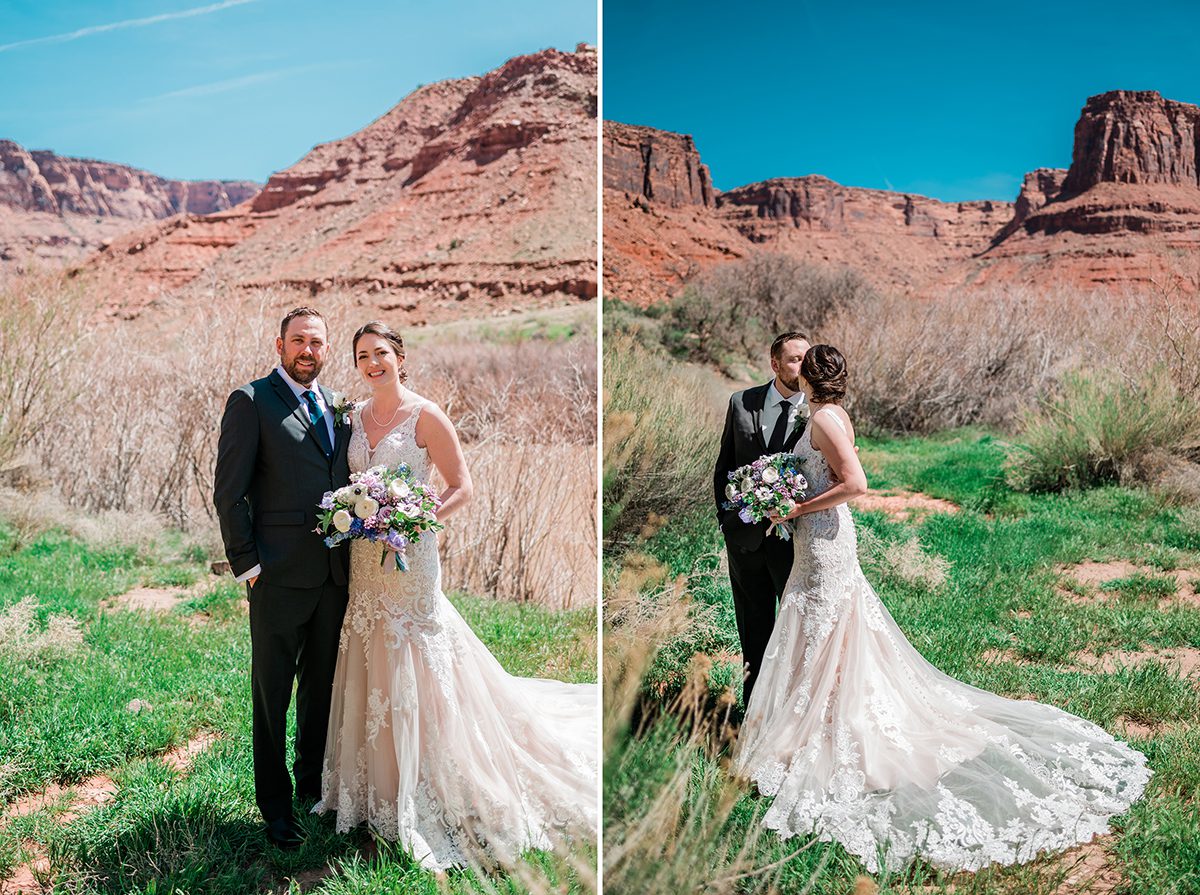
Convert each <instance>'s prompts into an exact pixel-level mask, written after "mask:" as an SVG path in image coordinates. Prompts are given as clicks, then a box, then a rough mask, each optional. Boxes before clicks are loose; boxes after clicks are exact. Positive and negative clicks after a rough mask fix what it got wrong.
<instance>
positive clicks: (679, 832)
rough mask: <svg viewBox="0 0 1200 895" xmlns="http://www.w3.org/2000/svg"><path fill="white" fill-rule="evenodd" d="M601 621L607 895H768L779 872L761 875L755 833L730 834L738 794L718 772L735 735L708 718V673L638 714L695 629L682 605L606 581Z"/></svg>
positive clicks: (718, 716)
mask: <svg viewBox="0 0 1200 895" xmlns="http://www.w3.org/2000/svg"><path fill="white" fill-rule="evenodd" d="M604 617H605V636H604V674H603V682H604V728H603V730H604V811H605V815H604V890H605V891H606V892H611V893H614V895H617V893H622V895H623V893H641V892H732V891H768V890H769V889H770V885H771V883H772V882H773V881H774V878H775V876H776V874H778V872H779V871H780V869H781V866H782V863H785V862H781V863H780V864H779V865H776V866H770V865H768V866H759V864H758V862H757V860H756V853H757V852H759V851H760V850H761V847H760V845H761V842H760V841H761V840H762V839H763V838H764V837H766V836H769V835H770V834H769V833H768V832H767V831H766V828H765V827H763V826H762V825H761V824H757V823H750V824H749V825H748V828H747V829H746V830H745V831H742V830H740V829H734V828H733V826H734V824H735V820H734V819H733V818H732V815H733V814H734V808H735V806H736V805H737V803H738V802H739V800H741V799H742V797H743V796H744V795H745V789H744V787H743V786H742V785H741V784H740V783H738V782H737V781H736V780H734V779H733V778H732V777H730V776H729V775H728V774H727V773H725V771H724V769H723V767H722V765H723V762H722V761H721V760H720V756H721V754H722V753H723V752H724V751H725V750H726V749H727V748H728V746H729V744H730V742H731V741H732V738H733V736H734V730H733V728H732V727H730V725H729V717H728V713H727V711H726V712H724V713H720V712H718V713H714V712H713V711H712V707H711V704H710V699H709V692H708V683H707V676H708V668H707V667H705V666H704V664H703V663H702V662H701V663H698V664H697V665H696V666H695V667H694V668H693V669H692V670H691V673H690V674H689V677H688V682H687V684H686V685H685V686H684V688H683V690H682V691H681V692H680V693H679V694H678V696H676V697H675V698H674V699H672V700H671V701H670V703H669V704H668V705H665V706H661V707H659V708H660V709H661V711H656V712H653V713H651V714H646V713H645V712H643V711H642V709H643V705H642V702H641V700H642V698H643V695H642V694H643V690H642V683H643V679H644V677H645V674H646V672H647V671H648V669H649V668H650V666H651V664H652V663H653V662H654V658H655V656H656V654H657V652H658V651H659V650H660V649H661V648H663V647H664V646H665V645H666V644H668V643H670V642H671V641H672V640H674V639H676V638H678V637H682V636H686V632H687V630H688V629H689V628H690V627H691V626H692V625H693V624H695V619H694V618H693V612H692V608H691V606H690V604H689V601H688V600H687V598H686V594H684V593H682V592H681V590H680V589H679V587H678V586H673V587H672V586H669V587H668V588H666V589H665V590H662V591H658V592H653V591H649V592H648V591H646V590H641V589H639V588H637V587H636V586H630V585H629V584H628V583H626V582H624V581H619V580H613V581H611V582H608V584H607V585H606V588H605V611H604ZM724 705H725V708H726V709H728V708H730V707H731V706H732V705H733V700H732V696H730V698H729V699H727V700H726V701H725V704H724ZM743 823H744V821H743ZM789 857H794V854H793V855H790V856H789Z"/></svg>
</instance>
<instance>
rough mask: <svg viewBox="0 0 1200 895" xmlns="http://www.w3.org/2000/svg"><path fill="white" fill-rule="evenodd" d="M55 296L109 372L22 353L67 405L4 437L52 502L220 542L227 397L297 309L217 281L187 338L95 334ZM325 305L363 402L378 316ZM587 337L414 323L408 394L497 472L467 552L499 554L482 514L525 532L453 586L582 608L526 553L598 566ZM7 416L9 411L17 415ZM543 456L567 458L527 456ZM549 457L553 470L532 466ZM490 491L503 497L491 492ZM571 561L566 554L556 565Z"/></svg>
mask: <svg viewBox="0 0 1200 895" xmlns="http://www.w3.org/2000/svg"><path fill="white" fill-rule="evenodd" d="M57 289H58V290H59V292H58V293H56V292H54V291H53V289H52V288H50V287H46V289H45V294H40V293H39V295H38V296H37V297H36V302H34V304H35V305H36V307H37V308H44V307H45V308H50V307H56V306H61V307H62V308H63V309H64V310H63V311H62V313H63V314H64V315H66V316H65V317H64V318H63V322H62V323H61V324H59V323H57V322H56V321H58V319H59V318H57V317H50V318H48V320H49V322H45V321H43V323H42V324H41V325H42V330H38V332H42V331H43V330H44V331H45V332H47V333H48V332H50V331H51V330H55V331H56V332H66V331H67V330H66V329H64V328H65V327H68V326H79V327H80V328H81V331H82V330H89V329H90V332H91V334H92V337H93V338H95V339H96V343H97V344H100V342H101V340H102V343H103V345H104V353H103V357H102V358H100V359H99V360H102V362H98V360H97V358H96V357H95V356H93V355H94V352H92V351H91V349H89V350H88V351H82V350H80V348H79V344H78V343H77V342H74V341H73V340H72V339H70V338H63V339H62V342H63V344H65V345H66V347H67V348H68V349H69V351H68V353H67V354H66V355H65V356H64V357H62V358H60V357H59V356H58V355H53V356H50V355H46V356H45V359H38V358H43V355H34V360H35V361H36V363H33V362H31V361H30V357H31V355H30V353H29V352H28V351H25V352H24V355H23V356H24V360H25V367H22V368H20V369H19V370H18V372H17V374H13V375H18V374H19V375H20V376H23V377H25V379H27V380H28V381H29V382H30V383H33V384H34V385H37V386H38V387H42V386H43V385H44V384H45V383H53V384H54V393H53V394H54V397H55V401H56V404H55V406H54V407H53V413H52V414H49V415H47V416H46V417H45V418H44V419H42V418H41V417H37V416H36V414H34V415H29V416H28V419H27V420H26V421H25V422H23V423H21V426H20V427H17V426H16V424H14V423H11V422H10V421H9V419H8V418H7V417H0V424H2V425H0V439H2V438H3V437H5V436H4V434H3V433H7V432H10V431H17V432H19V437H17V438H16V439H15V440H16V441H17V442H19V443H22V444H25V445H26V446H27V451H28V452H29V453H31V454H32V457H33V459H34V460H36V466H37V468H38V469H39V470H40V471H41V473H42V474H43V475H44V476H45V477H46V478H47V479H48V480H51V481H53V482H54V483H55V484H54V490H55V493H56V494H57V495H58V496H59V497H61V498H62V500H63V501H65V502H66V504H67V505H68V506H69V507H72V508H80V509H83V510H86V511H87V512H89V513H92V514H98V515H100V516H102V517H103V516H104V514H110V513H134V514H136V513H151V514H153V515H154V516H155V517H157V519H159V520H160V524H161V525H163V526H170V527H174V528H178V529H181V530H183V531H185V532H187V533H188V534H189V536H191V537H192V538H194V539H196V538H198V539H199V540H201V541H202V542H204V543H206V544H219V539H218V538H217V537H216V536H215V531H216V522H215V519H214V514H213V508H212V476H213V469H214V466H215V462H216V449H217V438H218V435H219V429H220V420H221V415H222V413H223V411H224V407H225V401H226V399H227V397H228V395H229V393H230V392H231V391H232V390H233V389H235V388H237V387H238V386H240V385H242V384H243V383H246V382H249V381H250V380H252V379H256V378H258V377H260V376H264V375H266V374H267V373H268V372H270V371H271V369H273V368H274V366H275V365H276V364H277V362H278V357H277V355H276V353H275V347H274V346H275V337H276V336H277V334H278V326H279V320H280V318H281V317H282V316H283V314H284V313H286V311H287V309H288V308H290V307H292V306H294V305H295V304H297V303H299V300H298V299H296V298H295V297H294V296H289V295H286V294H277V293H274V292H271V291H263V292H260V293H257V294H256V295H254V296H250V297H246V296H244V295H242V294H241V293H239V292H237V291H236V290H233V289H232V288H228V289H226V288H224V287H220V286H216V287H214V291H213V294H212V296H211V298H210V300H209V301H208V303H207V305H206V307H205V309H204V313H203V314H202V315H198V316H197V317H195V318H194V319H191V320H188V321H187V322H186V323H179V322H176V323H175V324H174V326H175V327H176V329H175V330H174V331H172V332H169V333H167V332H154V331H150V330H149V329H148V328H147V326H146V325H144V324H143V323H142V322H140V321H135V322H134V323H128V324H114V323H105V324H103V325H102V326H90V327H89V324H88V321H87V320H86V318H85V316H84V311H83V309H81V308H77V307H75V306H74V305H70V304H69V303H66V302H59V303H58V305H56V301H58V296H59V294H60V293H61V294H66V293H64V292H63V290H64V289H65V287H64V286H63V285H62V284H61V283H59V284H58V286H57ZM30 300H31V301H33V299H30ZM321 306H322V308H323V309H325V310H326V311H328V312H329V313H327V314H326V317H327V320H328V322H329V335H330V342H331V346H332V350H331V352H330V357H329V361H328V363H327V365H326V367H325V370H324V371H323V372H322V374H321V381H322V383H323V384H324V385H326V386H328V387H330V388H332V389H334V390H336V391H340V392H343V393H345V394H348V395H349V396H351V397H358V398H364V397H366V395H367V393H368V390H367V389H366V387H365V386H363V385H362V384H361V381H360V379H359V378H358V375H357V373H356V372H355V371H354V369H353V364H352V359H351V350H350V338H351V336H352V334H353V332H354V330H355V329H356V328H357V327H358V326H359V325H360V324H361V323H363V322H365V318H366V315H365V314H363V312H362V311H361V309H360V308H359V307H358V306H357V305H356V304H355V302H354V301H353V300H352V297H350V296H345V295H341V296H338V295H334V296H330V297H328V298H327V299H325V300H323V301H322V303H321ZM68 312H69V313H68ZM385 316H386V315H385ZM5 319H7V318H5ZM21 325H22V326H25V325H27V324H25V323H22V324H21ZM587 326H588V325H587V324H583V325H581V326H580V327H579V329H580V333H579V334H578V335H575V336H572V337H568V338H561V339H557V340H549V339H537V340H535V339H517V340H507V341H506V340H504V339H498V338H496V337H495V336H494V335H488V334H487V333H481V332H473V331H466V330H464V329H462V328H458V329H455V328H447V329H446V330H445V331H441V330H438V329H436V328H432V327H431V328H427V329H423V330H421V331H419V333H417V337H415V338H412V336H413V335H414V334H413V332H412V331H408V330H405V329H404V328H403V327H401V330H402V331H403V332H404V333H405V335H406V337H409V338H408V343H409V346H408V361H409V364H410V369H411V378H410V380H409V384H410V385H411V386H412V387H413V388H414V389H415V390H416V391H417V392H419V393H420V394H422V395H424V396H425V397H427V398H429V399H431V400H433V401H435V402H437V403H438V404H440V405H441V406H442V407H443V408H445V409H446V410H447V412H448V414H449V415H450V417H451V419H452V420H453V421H454V422H455V424H456V426H457V428H458V431H459V434H460V437H461V439H462V440H463V443H464V447H465V449H466V451H467V453H468V454H469V455H471V456H473V457H474V458H475V460H476V461H477V462H479V463H481V464H482V465H483V466H484V467H486V468H484V469H481V470H477V471H476V477H477V480H478V482H479V484H480V485H481V487H480V488H479V489H478V490H477V504H476V506H474V507H472V508H470V509H469V510H468V511H467V512H466V513H464V514H463V515H462V516H461V517H460V518H458V519H455V520H453V524H454V526H463V527H466V526H470V527H471V532H470V533H464V534H463V535H462V537H460V538H459V539H458V543H459V544H466V543H470V542H471V541H472V539H474V540H475V541H476V543H479V544H488V543H490V537H491V536H490V535H487V534H486V532H488V531H490V530H491V529H489V528H488V526H489V525H491V524H492V523H491V522H488V521H486V520H482V519H479V518H477V517H478V515H479V514H480V513H481V512H484V511H485V510H483V509H482V507H484V506H492V505H493V504H494V505H496V506H503V507H507V508H508V513H509V515H508V516H507V517H506V518H505V520H504V522H505V524H506V525H508V526H510V527H513V532H512V537H511V538H510V541H509V546H508V547H506V548H505V549H504V550H501V551H498V550H496V549H494V547H493V549H491V550H490V551H489V552H488V554H487V555H488V557H489V558H490V559H496V560H500V561H501V563H502V564H501V566H500V567H499V568H498V569H495V568H493V569H487V570H486V575H485V572H484V571H483V569H484V564H483V562H482V561H480V562H475V561H471V562H469V563H468V564H467V566H464V565H463V562H464V560H463V559H462V558H457V559H452V560H450V561H449V562H450V564H451V567H452V568H455V569H456V570H459V571H463V572H467V571H469V574H468V575H467V577H466V578H465V579H454V580H450V579H449V578H448V580H447V586H448V587H453V588H465V589H468V590H472V591H474V592H476V593H486V592H487V591H484V590H483V589H482V583H481V582H482V581H484V579H485V577H487V578H490V579H493V580H495V581H501V582H504V583H505V584H504V586H503V587H502V591H503V594H504V595H505V596H507V597H512V598H516V597H517V595H520V598H521V599H535V600H537V601H538V602H543V601H544V602H548V603H549V604H550V605H566V604H569V603H572V602H575V601H578V600H580V599H582V597H581V596H580V594H581V593H582V591H581V590H580V588H581V587H582V585H581V584H580V585H578V586H576V585H573V586H572V587H570V588H568V587H567V586H566V585H565V584H564V583H563V578H564V576H565V574H566V573H565V572H561V570H560V569H559V567H558V566H557V565H556V566H555V571H554V573H553V574H551V573H549V572H546V575H545V578H546V582H547V583H546V586H545V587H539V586H538V584H537V581H536V580H535V579H536V577H537V573H536V572H535V571H534V568H535V566H537V565H538V563H541V565H540V567H541V568H542V569H543V570H545V569H546V565H547V563H548V562H549V560H546V561H544V562H543V561H541V560H539V561H538V563H534V564H533V565H531V564H530V562H529V561H527V560H525V559H522V558H521V557H520V554H519V548H518V547H517V546H514V545H524V544H530V543H536V544H537V545H540V546H538V547H537V548H536V551H537V552H538V555H539V556H547V557H548V556H550V555H551V554H553V553H554V552H555V551H554V550H553V549H551V548H550V547H549V546H548V545H549V544H551V543H555V544H558V543H570V544H572V545H574V546H573V547H572V548H571V549H570V550H569V551H567V552H568V553H569V562H568V563H566V565H567V566H568V567H569V568H571V569H576V568H578V567H579V564H580V563H582V562H583V560H582V559H581V558H580V557H582V556H586V554H587V553H588V551H590V553H591V556H592V557H593V566H592V568H593V569H594V557H595V554H596V550H597V546H596V544H597V539H596V530H595V529H596V525H595V512H596V511H595V510H594V509H593V510H591V511H590V512H583V511H582V510H581V509H580V499H581V497H580V496H581V495H582V494H590V495H592V501H593V503H594V495H595V487H596V475H595V458H594V450H591V451H590V452H589V451H588V446H589V445H594V444H595V440H596V387H597V362H596V350H595V338H594V328H593V329H592V331H591V332H588V331H587ZM592 326H593V327H594V324H593V325H592ZM20 332H21V333H24V332H25V330H20ZM9 338H11V337H9ZM21 338H22V339H28V338H32V337H31V336H29V335H28V334H26V335H23V336H21ZM55 338H56V339H58V338H61V336H56V337H55ZM47 344H49V345H52V346H57V345H58V344H59V343H58V342H57V341H54V342H48V343H47ZM89 352H91V353H89ZM12 353H13V352H3V354H4V355H5V356H7V355H10V354H12ZM17 353H18V354H20V352H17ZM0 363H2V362H0ZM56 365H57V366H56ZM22 381H25V380H22ZM38 394H39V395H40V394H41V393H40V392H39V393H38ZM41 400H42V399H41V398H38V399H37V400H32V401H30V402H29V403H30V406H31V408H33V409H34V411H37V410H38V409H39V408H41V407H42V403H40V402H41ZM3 406H4V408H7V407H8V405H7V404H5V405H3ZM2 412H3V413H8V414H9V415H10V416H11V411H9V410H7V409H5V410H3V411H2ZM29 420H32V421H33V422H34V423H36V425H34V424H33V423H31V422H29ZM502 444H504V445H509V446H510V447H511V446H514V445H520V446H521V450H522V452H523V453H522V461H521V462H522V463H523V464H524V465H523V466H522V469H523V470H525V473H526V478H525V481H524V482H517V481H514V480H513V479H512V478H511V477H506V476H505V475H504V474H502V471H501V468H500V465H499V464H498V463H497V462H496V461H495V460H494V459H492V457H493V456H494V455H496V452H497V451H498V450H499V448H498V447H494V448H493V447H489V446H492V445H495V446H499V445H502ZM535 445H540V446H542V447H546V448H552V447H553V448H555V449H554V450H546V451H542V452H538V451H527V452H526V451H524V448H525V446H535ZM558 446H571V447H574V448H576V449H577V450H576V452H575V454H573V455H572V460H571V461H570V462H567V461H565V460H564V459H563V458H562V457H560V455H559V452H558V451H557V447H558ZM478 451H483V453H478ZM489 452H490V453H489ZM584 453H590V459H587V460H586V462H585V461H584V460H581V459H580V458H581V457H582V456H583V454H584ZM543 460H544V461H545V463H546V464H547V465H546V466H545V468H540V467H537V468H535V465H534V464H535V463H538V462H542V461H543ZM538 476H545V477H546V478H547V479H551V478H554V479H556V480H558V479H565V480H564V481H563V484H562V486H561V487H555V488H553V489H551V488H550V486H547V487H546V488H543V489H541V491H540V493H541V496H542V498H543V499H544V500H552V501H553V503H551V504H550V505H549V506H546V505H540V506H538V507H536V508H534V507H529V506H524V505H519V503H520V499H522V495H521V494H520V493H519V491H518V489H519V488H520V487H522V486H525V487H528V482H529V481H535V480H537V478H538ZM488 488H496V489H500V490H501V492H502V493H500V494H488V493H486V491H485V489H488ZM543 518H553V519H554V520H555V521H556V523H557V526H558V527H557V528H555V530H554V535H553V536H548V535H545V534H536V535H535V534H534V532H541V531H542V530H543V528H545V526H544V525H543V524H542V522H541V521H539V520H541V519H543ZM493 533H494V532H493ZM564 549H565V548H564ZM463 556H465V552H464V554H463ZM561 558H562V554H559V555H558V557H557V559H556V562H557V561H560V560H561ZM522 563H523V565H522ZM560 572H561V574H560ZM586 579H587V581H588V582H593V584H592V594H591V596H590V599H594V598H595V595H594V589H595V588H594V572H591V573H589V574H588V575H587V576H586Z"/></svg>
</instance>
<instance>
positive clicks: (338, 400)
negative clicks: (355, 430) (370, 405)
mask: <svg viewBox="0 0 1200 895" xmlns="http://www.w3.org/2000/svg"><path fill="white" fill-rule="evenodd" d="M353 412H354V402H353V401H351V400H350V399H349V398H347V397H346V396H345V395H336V394H335V395H334V396H333V427H334V428H335V429H340V428H341V427H342V426H349V425H350V414H351V413H353Z"/></svg>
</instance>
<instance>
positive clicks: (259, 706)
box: [213, 308, 350, 848]
mask: <svg viewBox="0 0 1200 895" xmlns="http://www.w3.org/2000/svg"><path fill="white" fill-rule="evenodd" d="M275 350H276V351H277V352H278V354H279V366H277V367H276V368H275V370H274V371H273V372H272V373H271V374H270V375H268V376H266V377H265V378H263V379H256V380H254V381H253V382H251V383H249V384H248V385H244V386H242V387H241V388H239V389H238V390H237V391H235V392H233V394H231V395H230V396H229V400H228V401H227V402H226V404H225V415H224V416H223V417H222V419H221V434H220V438H219V440H218V442H217V466H216V473H215V481H214V485H213V503H214V504H215V505H216V509H217V516H218V518H219V519H220V523H221V538H222V540H223V541H224V542H225V555H226V556H227V557H228V558H229V565H230V567H231V568H232V570H233V574H234V575H235V576H236V577H237V580H238V581H244V582H246V583H247V594H248V598H249V601H250V650H251V668H250V680H251V685H252V689H253V706H254V709H253V728H254V794H255V798H256V800H257V802H258V808H259V811H261V812H262V816H263V819H264V820H265V821H266V823H267V830H266V832H267V838H268V839H269V840H270V841H271V842H273V843H275V844H276V845H278V846H280V847H281V848H295V847H296V846H298V845H299V844H300V843H301V842H302V840H303V837H302V835H301V833H300V828H299V827H298V826H297V825H296V822H295V820H294V818H293V815H292V781H291V778H290V777H289V776H288V770H287V758H286V753H287V712H288V705H289V704H290V703H291V701H292V684H293V681H295V680H296V679H297V677H298V678H299V686H298V689H297V692H296V761H295V764H294V765H293V770H294V771H295V774H296V795H297V797H298V798H299V799H301V800H316V799H319V798H320V796H321V764H322V759H323V756H324V751H325V733H326V729H327V726H328V723H329V702H330V698H331V696H332V690H333V671H334V667H335V665H336V663H337V649H338V636H339V633H340V631H341V627H342V617H343V616H344V615H345V612H346V602H347V590H346V581H347V576H348V571H349V568H348V563H349V556H348V551H347V550H345V549H343V548H342V547H340V546H339V547H337V548H334V549H332V550H330V549H328V548H327V547H326V546H325V544H324V543H323V541H322V538H321V536H320V535H319V534H316V532H315V531H314V529H315V528H316V524H317V503H318V502H319V501H320V500H321V498H322V496H323V495H324V493H325V492H326V491H331V490H333V489H335V488H340V487H341V486H342V485H344V484H346V482H347V481H348V480H349V478H350V468H349V466H348V464H347V459H346V447H347V443H348V442H349V440H350V430H349V427H348V426H337V425H335V419H334V413H333V409H332V408H333V396H332V394H331V393H330V392H329V391H328V390H327V389H325V388H323V387H321V386H320V385H318V384H317V376H318V375H319V374H320V372H321V367H322V365H323V364H324V363H325V358H326V355H327V354H328V351H329V344H328V332H327V329H326V326H325V319H324V318H323V317H322V316H321V314H320V312H318V311H316V310H314V309H313V308H296V309H295V310H294V311H291V312H290V313H289V314H288V315H287V316H286V317H284V318H283V323H282V324H281V325H280V327H279V338H278V339H276V340H275Z"/></svg>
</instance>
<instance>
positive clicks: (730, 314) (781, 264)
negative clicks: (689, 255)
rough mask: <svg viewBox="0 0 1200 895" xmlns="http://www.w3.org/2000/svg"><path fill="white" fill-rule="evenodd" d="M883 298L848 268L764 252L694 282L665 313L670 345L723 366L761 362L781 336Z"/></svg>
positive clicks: (815, 327)
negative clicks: (807, 261)
mask: <svg viewBox="0 0 1200 895" xmlns="http://www.w3.org/2000/svg"><path fill="white" fill-rule="evenodd" d="M877 297H878V296H877V294H876V292H875V290H874V289H873V288H871V287H870V286H869V285H868V284H867V282H866V280H864V279H863V278H862V276H861V275H859V274H858V273H857V272H855V271H853V270H851V269H849V268H829V267H815V266H813V265H810V264H806V263H804V262H802V261H798V260H796V259H794V258H792V257H790V256H788V255H780V254H772V253H769V252H760V253H756V254H753V255H750V256H748V257H747V258H744V259H741V260H739V261H733V262H730V263H729V264H723V265H721V266H719V267H715V268H712V269H710V270H708V271H706V272H704V273H702V274H700V275H699V276H698V277H697V278H696V279H695V280H693V281H692V282H690V283H688V284H687V286H685V287H684V289H683V291H682V292H681V293H680V294H679V295H678V296H677V297H676V298H675V299H673V300H672V302H671V305H670V308H669V310H668V311H667V313H666V315H665V320H666V325H667V333H668V336H667V341H668V344H669V346H670V347H671V348H672V349H674V350H676V351H678V352H682V353H684V354H685V355H686V356H688V357H690V358H691V359H692V360H696V361H700V362H703V363H711V364H715V365H717V366H722V367H724V366H728V365H730V364H732V363H743V362H746V361H753V360H758V359H759V358H761V357H763V355H764V354H765V353H766V350H767V347H768V346H770V344H771V341H772V340H773V339H774V338H775V336H776V335H778V334H779V333H781V332H785V331H788V330H795V329H800V330H805V331H808V332H816V331H819V330H820V329H821V328H822V327H823V326H824V325H825V323H826V321H828V320H829V319H830V318H832V317H833V316H834V315H835V314H837V313H839V312H842V311H844V310H846V309H852V308H858V307H860V306H862V305H865V304H870V303H871V302H873V301H874V300H875V299H876V298H877Z"/></svg>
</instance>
